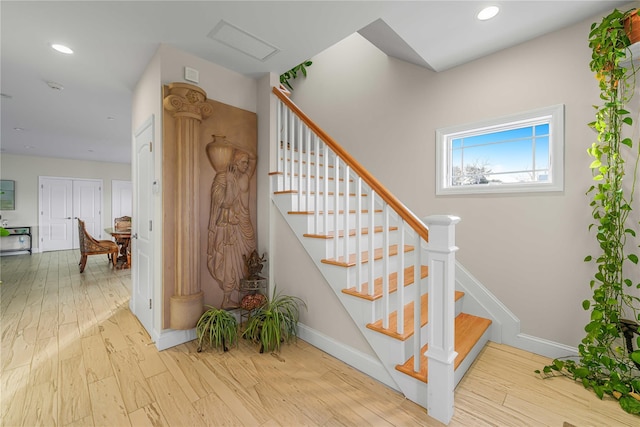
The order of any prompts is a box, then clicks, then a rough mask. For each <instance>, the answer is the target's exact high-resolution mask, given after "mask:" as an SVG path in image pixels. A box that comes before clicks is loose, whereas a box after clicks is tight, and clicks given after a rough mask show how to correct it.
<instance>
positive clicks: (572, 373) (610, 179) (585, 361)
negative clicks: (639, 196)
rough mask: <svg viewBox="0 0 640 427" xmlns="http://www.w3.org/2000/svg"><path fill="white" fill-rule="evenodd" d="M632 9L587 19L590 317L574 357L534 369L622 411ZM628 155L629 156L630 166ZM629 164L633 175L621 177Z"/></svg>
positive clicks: (634, 157) (633, 314)
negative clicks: (595, 96) (592, 87)
mask: <svg viewBox="0 0 640 427" xmlns="http://www.w3.org/2000/svg"><path fill="white" fill-rule="evenodd" d="M631 13H637V12H636V11H627V12H621V11H619V10H614V11H613V12H612V13H610V14H609V15H607V16H606V17H604V18H603V20H602V22H600V24H597V23H594V24H593V25H592V26H591V32H590V34H589V46H590V47H591V49H592V57H591V62H590V67H591V70H592V71H593V72H595V74H596V78H597V79H598V84H599V87H600V100H601V101H602V102H601V105H596V106H594V108H595V120H594V121H593V122H591V123H589V126H590V127H591V128H593V129H594V130H595V131H596V132H597V135H598V136H597V141H596V142H593V143H592V144H591V147H589V149H588V150H587V151H588V153H589V155H590V156H591V157H592V162H591V164H590V166H589V167H590V169H591V170H592V173H593V180H594V185H592V186H591V187H590V188H589V190H588V191H587V194H588V195H591V203H590V206H591V209H592V211H591V214H592V217H593V223H592V224H591V225H590V226H589V230H590V231H592V232H594V233H595V238H596V241H597V243H598V245H599V247H600V251H599V253H598V254H597V255H594V256H591V255H590V256H587V257H586V258H585V261H586V262H593V263H594V264H595V267H596V272H595V274H594V277H593V279H592V280H591V281H590V283H589V285H590V287H591V289H592V292H593V296H592V298H591V300H585V301H583V303H582V307H583V308H584V309H585V310H590V311H591V316H590V321H589V323H588V324H587V325H586V326H585V328H584V329H585V331H586V336H585V338H584V339H583V340H582V342H581V343H580V345H579V346H578V351H579V360H577V361H574V360H565V361H562V360H558V359H556V360H554V361H553V363H552V364H551V365H548V366H545V367H544V369H543V370H542V372H540V371H536V372H537V373H539V374H540V375H542V376H543V377H553V376H558V375H564V376H568V377H570V378H573V379H575V380H577V381H580V382H581V383H582V384H583V385H584V386H585V387H587V388H591V389H593V391H594V392H595V393H596V395H597V396H598V397H600V398H602V397H603V396H604V395H611V396H614V397H616V398H617V399H618V400H619V402H620V406H621V407H622V408H623V409H624V410H625V411H627V412H630V413H633V414H640V376H639V375H640V371H639V368H640V351H639V350H634V348H633V339H632V337H633V336H635V334H640V330H639V327H638V323H640V315H639V308H640V299H639V298H638V297H637V296H635V295H634V294H633V293H630V292H629V291H631V290H632V289H633V288H634V287H636V288H640V284H635V285H634V283H633V281H632V280H631V279H630V278H628V277H625V273H627V272H628V271H629V270H630V269H628V267H626V266H627V265H629V264H633V265H637V264H638V256H637V254H635V253H629V252H628V251H629V250H630V248H632V247H637V244H636V243H635V240H634V239H636V233H635V231H634V229H633V227H632V226H631V223H632V222H634V221H637V218H638V215H634V216H631V212H632V206H633V196H634V192H635V188H636V182H637V173H638V162H639V160H640V142H637V143H634V142H633V141H632V140H631V139H630V138H626V137H624V134H625V129H628V128H629V127H630V126H632V125H633V118H632V117H631V113H630V112H629V111H627V110H626V109H625V105H627V104H628V102H629V100H630V98H631V96H632V95H633V92H634V89H635V76H636V72H635V71H636V70H635V67H634V66H633V61H632V60H631V61H629V58H630V57H631V52H630V50H629V45H630V40H629V37H628V36H627V32H626V31H625V20H626V19H627V17H628V16H629V15H630V14H631ZM625 61H626V62H625ZM627 161H631V162H632V163H631V165H630V166H627V165H626V163H627ZM630 167H631V168H632V169H633V173H632V174H630V175H627V173H626V172H627V171H628V170H629V168H630ZM623 184H625V185H623ZM634 218H635V219H634ZM636 225H637V223H636ZM635 347H636V348H639V347H640V339H636V340H635Z"/></svg>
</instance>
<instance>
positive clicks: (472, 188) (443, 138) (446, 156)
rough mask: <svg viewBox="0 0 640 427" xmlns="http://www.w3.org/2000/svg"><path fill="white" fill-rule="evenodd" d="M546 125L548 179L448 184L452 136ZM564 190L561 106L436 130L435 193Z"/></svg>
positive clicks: (450, 168) (562, 107) (449, 181)
mask: <svg viewBox="0 0 640 427" xmlns="http://www.w3.org/2000/svg"><path fill="white" fill-rule="evenodd" d="M541 119H542V120H544V121H545V122H546V123H548V124H549V157H550V159H549V180H548V181H546V182H538V181H536V182H528V183H488V184H470V185H455V186H454V185H451V173H452V169H453V168H452V148H451V143H452V141H453V140H454V139H456V138H460V137H461V136H471V135H478V134H484V133H491V132H499V131H500V130H503V129H504V128H508V127H515V126H517V125H519V124H521V125H522V126H528V125H529V123H536V122H537V124H539V123H540V120H541ZM548 191H564V105H563V104H557V105H552V106H550V107H544V108H538V109H535V110H530V111H526V112H522V113H517V114H512V115H508V116H503V117H498V118H494V119H488V120H482V121H478V122H474V123H468V124H464V125H456V126H449V127H445V128H440V129H437V130H436V195H438V196H445V195H459V194H495V193H530V192H548Z"/></svg>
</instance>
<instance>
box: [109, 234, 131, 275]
mask: <svg viewBox="0 0 640 427" xmlns="http://www.w3.org/2000/svg"><path fill="white" fill-rule="evenodd" d="M104 231H106V232H107V233H109V234H110V235H112V236H113V239H114V240H115V241H116V243H117V244H118V246H120V256H119V257H118V264H117V265H116V268H131V256H130V255H129V244H130V242H131V229H130V228H128V229H125V230H115V229H113V228H105V229H104Z"/></svg>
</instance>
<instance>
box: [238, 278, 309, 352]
mask: <svg viewBox="0 0 640 427" xmlns="http://www.w3.org/2000/svg"><path fill="white" fill-rule="evenodd" d="M300 307H304V308H306V307H307V305H306V304H305V302H304V301H303V300H302V299H300V298H298V297H294V296H290V295H282V294H276V290H275V288H274V290H273V296H272V297H271V298H270V299H269V300H268V301H267V302H266V303H265V304H263V305H262V306H260V307H258V308H257V309H255V311H253V312H252V313H251V317H250V318H249V320H248V321H247V324H246V328H245V330H244V332H243V333H242V336H243V337H245V338H249V339H251V340H253V341H256V342H260V353H263V352H265V351H267V352H269V351H279V350H280V344H281V343H282V342H286V343H289V342H291V341H292V340H294V339H295V338H297V336H298V319H299V318H300Z"/></svg>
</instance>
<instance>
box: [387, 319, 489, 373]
mask: <svg viewBox="0 0 640 427" xmlns="http://www.w3.org/2000/svg"><path fill="white" fill-rule="evenodd" d="M490 325H491V320H489V319H485V318H483V317H478V316H473V315H471V314H467V313H460V314H459V315H458V316H457V317H456V319H455V337H454V349H455V351H456V352H458V355H457V356H456V360H455V361H454V364H453V366H454V369H457V368H458V366H460V363H462V361H463V360H464V359H465V357H467V355H468V354H469V353H470V352H471V349H472V348H473V346H474V345H475V344H476V343H477V342H478V340H480V337H482V334H484V332H485V331H486V330H487V328H489V326H490ZM428 347H429V345H428V344H427V345H425V346H423V347H422V348H421V349H420V372H415V371H414V370H413V360H414V359H413V356H411V357H410V358H409V360H407V361H406V362H405V363H404V364H402V365H397V366H396V369H397V370H398V371H400V372H402V373H405V374H407V375H410V376H412V377H414V378H415V379H417V380H420V381H423V382H425V383H426V382H428V374H427V372H428V369H427V361H428V359H427V356H425V355H424V354H425V353H426V351H427V349H428Z"/></svg>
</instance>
